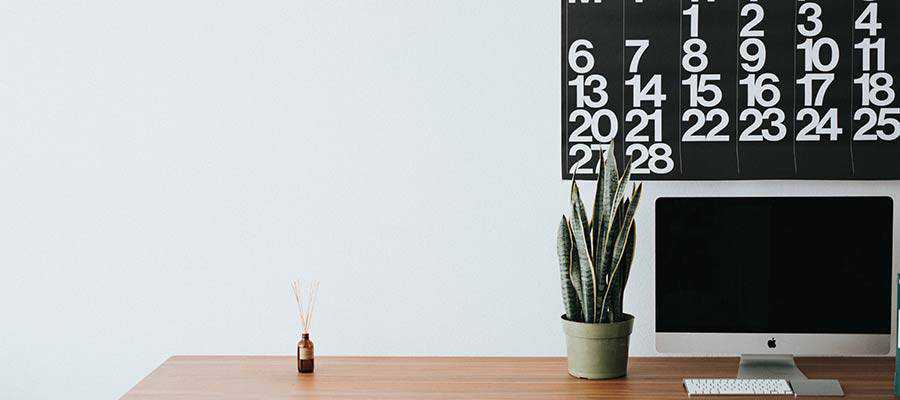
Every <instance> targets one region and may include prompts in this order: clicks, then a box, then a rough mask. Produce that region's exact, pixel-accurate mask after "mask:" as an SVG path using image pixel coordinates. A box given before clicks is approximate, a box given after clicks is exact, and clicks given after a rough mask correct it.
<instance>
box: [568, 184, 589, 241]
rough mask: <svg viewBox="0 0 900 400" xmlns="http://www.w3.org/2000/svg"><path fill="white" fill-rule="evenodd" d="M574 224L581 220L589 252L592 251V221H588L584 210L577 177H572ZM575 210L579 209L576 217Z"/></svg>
mask: <svg viewBox="0 0 900 400" xmlns="http://www.w3.org/2000/svg"><path fill="white" fill-rule="evenodd" d="M571 201H572V219H573V221H572V224H573V225H574V224H575V222H576V221H581V227H582V228H583V232H584V234H583V236H584V238H585V241H586V243H587V244H588V252H590V249H591V247H590V245H591V242H590V238H589V236H588V235H590V232H591V229H590V223H589V222H588V217H587V212H586V211H585V210H584V202H583V201H582V200H581V193H580V192H579V191H578V185H576V184H575V179H574V178H573V179H572V199H571ZM575 210H578V211H579V214H578V216H577V217H576V214H575Z"/></svg>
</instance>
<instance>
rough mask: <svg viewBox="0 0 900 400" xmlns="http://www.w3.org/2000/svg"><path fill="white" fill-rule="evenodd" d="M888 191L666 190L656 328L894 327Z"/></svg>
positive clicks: (660, 210)
mask: <svg viewBox="0 0 900 400" xmlns="http://www.w3.org/2000/svg"><path fill="white" fill-rule="evenodd" d="M892 221H893V202H892V200H891V199H890V198H889V197H781V198H767V197H747V198H660V199H658V200H657V201H656V330H657V332H714V333H836V334H889V333H890V332H891V327H890V322H891V285H892V284H893V279H892V278H891V246H892V239H891V234H892Z"/></svg>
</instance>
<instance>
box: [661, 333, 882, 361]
mask: <svg viewBox="0 0 900 400" xmlns="http://www.w3.org/2000/svg"><path fill="white" fill-rule="evenodd" d="M656 351H657V352H659V353H661V354H671V355H698V356H736V355H740V354H786V355H796V356H883V355H887V354H889V353H890V351H891V335H890V334H827V333H826V334H822V333H816V334H802V333H772V334H764V333H669V332H657V333H656Z"/></svg>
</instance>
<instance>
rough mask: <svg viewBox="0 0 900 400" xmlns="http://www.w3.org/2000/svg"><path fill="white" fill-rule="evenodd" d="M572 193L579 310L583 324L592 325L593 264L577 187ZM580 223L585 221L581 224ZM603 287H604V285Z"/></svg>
mask: <svg viewBox="0 0 900 400" xmlns="http://www.w3.org/2000/svg"><path fill="white" fill-rule="evenodd" d="M575 188H576V189H575V190H573V191H572V196H573V199H572V237H573V238H574V242H575V248H576V249H577V250H578V251H577V253H578V261H579V264H580V267H581V292H582V293H581V310H582V314H583V315H584V322H587V323H593V322H595V321H596V311H597V310H596V309H595V308H594V307H595V306H594V304H595V303H596V301H597V292H596V282H597V280H596V279H595V278H594V277H595V276H596V274H595V271H594V263H593V262H592V261H591V252H590V250H589V249H588V240H587V239H588V238H587V236H586V234H587V229H588V227H587V222H586V221H587V218H586V216H585V215H584V207H579V206H578V205H579V204H582V203H581V197H580V196H579V195H578V189H577V186H575ZM580 221H585V222H584V223H583V224H582V223H581V222H580ZM604 286H605V285H604Z"/></svg>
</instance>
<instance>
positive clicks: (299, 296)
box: [291, 279, 319, 374]
mask: <svg viewBox="0 0 900 400" xmlns="http://www.w3.org/2000/svg"><path fill="white" fill-rule="evenodd" d="M291 289H292V290H293V292H294V300H296V301H297V312H298V315H299V316H300V341H299V342H297V372H299V373H301V374H306V373H311V372H313V370H314V369H315V358H314V357H313V342H312V340H309V328H310V326H311V325H312V316H313V309H314V308H315V306H316V295H317V294H318V293H319V282H318V281H312V283H310V284H309V286H308V287H307V288H306V306H304V296H303V287H302V286H301V285H300V280H299V279H294V280H293V281H291Z"/></svg>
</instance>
